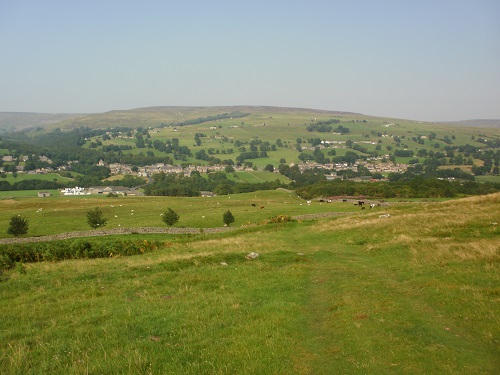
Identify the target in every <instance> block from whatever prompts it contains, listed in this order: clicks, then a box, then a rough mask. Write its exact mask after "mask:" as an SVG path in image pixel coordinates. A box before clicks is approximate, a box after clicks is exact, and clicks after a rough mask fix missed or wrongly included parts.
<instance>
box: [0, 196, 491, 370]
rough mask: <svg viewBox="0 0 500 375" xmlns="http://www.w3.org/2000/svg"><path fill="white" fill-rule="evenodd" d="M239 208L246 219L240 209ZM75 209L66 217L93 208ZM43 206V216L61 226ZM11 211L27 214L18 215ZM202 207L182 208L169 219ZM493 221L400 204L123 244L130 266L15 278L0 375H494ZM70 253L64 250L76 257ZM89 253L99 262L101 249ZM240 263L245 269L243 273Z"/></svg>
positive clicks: (31, 272) (473, 201)
mask: <svg viewBox="0 0 500 375" xmlns="http://www.w3.org/2000/svg"><path fill="white" fill-rule="evenodd" d="M241 198H244V199H242V200H241V201H240V202H243V201H244V202H245V204H246V205H247V206H248V208H249V209H250V208H252V207H251V206H249V205H248V203H249V202H251V201H252V200H251V197H250V196H245V197H241ZM254 198H255V197H254ZM289 199H292V200H291V203H293V204H294V205H295V206H296V208H297V209H299V208H304V206H300V205H299V204H298V201H295V199H296V198H294V197H293V196H292V197H287V201H288V200H289ZM233 200H240V197H238V196H231V198H228V197H226V200H225V201H216V202H213V203H210V202H212V201H210V202H209V203H206V205H205V207H206V213H207V214H209V212H210V211H211V210H212V208H211V207H212V206H211V204H215V206H221V207H218V208H217V209H218V210H219V211H218V213H219V214H221V213H222V212H223V210H224V209H227V208H230V209H231V210H236V208H235V205H234V201H233ZM263 200H265V201H266V208H267V206H275V205H276V206H277V205H279V204H281V205H282V206H280V209H279V210H277V211H276V212H279V211H281V212H283V210H284V209H285V205H284V203H283V202H282V201H283V197H280V196H279V195H273V196H261V197H260V201H263ZM103 201H106V200H105V199H103ZM44 202H45V201H44ZM74 202H75V201H74ZM77 202H78V203H77V204H76V209H77V210H78V209H79V208H84V207H92V206H94V205H96V204H97V203H98V202H97V201H91V202H87V201H85V200H83V199H82V200H78V201H77ZM117 202H119V201H117ZM190 202H192V203H190ZM267 202H269V203H267ZM280 202H281V203H280ZM53 203H54V206H53V207H54V211H55V209H56V208H57V210H59V209H61V210H63V207H62V204H61V206H58V205H57V202H53ZM217 203H220V204H217ZM4 204H5V203H4ZM11 204H12V205H17V207H16V209H20V208H21V207H25V208H26V210H35V208H39V207H38V205H36V206H35V205H34V204H33V203H32V202H31V203H30V201H29V200H16V201H12V202H11ZM168 204H169V205H170V204H173V201H172V202H168ZM201 204H202V203H201V202H200V201H199V200H198V198H186V200H183V201H182V202H181V201H180V202H179V206H178V207H176V209H177V210H179V211H180V210H181V207H186V208H188V207H190V206H191V205H192V206H193V207H192V208H189V209H190V210H191V209H192V210H196V207H195V206H201ZM240 204H242V203H240ZM317 204H318V206H316V208H311V207H314V206H313V205H312V206H311V207H310V208H309V209H310V210H317V209H318V208H319V203H317ZM339 204H342V203H339ZM74 205H75V204H74ZM107 205H108V207H109V203H107ZM116 206H117V205H115V208H117V207H116ZM118 206H119V203H118ZM350 206H351V204H349V207H350ZM4 207H6V206H4ZM136 207H139V206H136ZM306 207H308V206H306ZM345 207H346V208H347V206H345ZM42 208H43V210H42V211H41V213H44V212H45V211H46V210H48V207H45V206H44V207H42ZM109 208H110V209H111V207H109ZM266 208H265V209H266ZM103 209H104V207H103ZM137 209H138V208H137ZM144 209H150V207H148V206H146V207H144ZM198 209H200V208H199V207H198ZM337 209H339V206H335V210H337ZM138 210H139V209H138ZM63 211H64V215H65V216H66V217H68V215H70V212H69V211H68V210H63ZM129 211H130V210H128V212H127V213H128V215H129V216H130V212H129ZM258 211H259V214H260V212H261V209H260V208H258ZM2 212H3V209H2ZM124 212H125V211H124ZM134 212H135V211H134ZM498 212H500V195H499V194H495V195H487V196H480V197H474V198H467V199H461V200H452V201H447V202H437V203H430V202H415V203H410V202H399V203H397V204H394V205H392V206H388V207H379V208H378V209H377V210H376V211H355V212H353V214H351V215H349V216H346V217H338V218H323V219H316V220H312V221H311V220H306V221H302V222H292V223H286V224H272V225H269V224H262V225H254V226H248V227H244V228H242V229H238V230H236V231H233V232H230V233H225V234H215V235H207V234H199V235H151V236H146V235H131V236H130V238H131V239H133V240H140V241H141V242H142V243H143V245H142V246H143V248H144V249H149V250H148V251H150V250H152V251H151V252H145V253H144V254H143V255H138V256H131V257H111V258H109V257H108V258H106V259H80V260H68V261H61V262H42V263H26V264H24V265H21V264H18V265H17V267H16V268H15V269H13V270H10V271H6V272H4V273H3V275H2V282H0V296H1V299H2V304H1V305H0V314H1V316H2V319H1V321H0V353H1V354H0V368H1V369H2V373H4V374H26V373H51V374H68V373H74V374H80V373H81V374H84V373H116V374H118V373H119V374H145V373H151V374H164V373H181V374H234V373H246V374H332V373H349V374H366V373H405V374H406V373H412V374H417V373H418V374H422V373H433V374H449V373H454V374H470V373H481V374H495V373H496V372H497V371H498V368H499V358H500V350H499V339H500V329H499V327H500V324H499V323H500V321H499V317H500V315H499V313H500V304H499V303H498V302H499V300H498V285H499V282H500V277H499V275H500V272H499V269H498V265H499V260H500V258H499V256H500V248H499V243H500V242H499V239H500V237H499V232H498V224H497V222H498ZM51 215H52V214H51ZM183 215H185V216H189V214H188V213H187V212H186V213H184V214H183ZM183 215H181V220H183ZM193 215H194V214H193ZM243 215H244V211H242V212H239V213H238V214H236V215H235V217H236V218H237V220H238V218H239V217H241V216H243ZM194 216H196V215H194ZM194 216H192V217H193V220H194ZM52 220H55V218H54V216H51V219H50V220H49V219H47V220H46V223H47V224H49V225H50V223H51V222H52ZM62 221H63V220H62V218H61V221H60V222H57V223H56V224H55V225H54V226H52V231H57V230H58V229H57V228H56V226H57V225H59V224H60V223H62ZM141 224H142V223H141ZM179 224H180V222H179ZM236 224H239V223H235V225H236ZM126 238H127V236H121V237H120V239H121V240H125V239H126ZM153 240H155V241H159V242H153ZM71 241H72V242H70V243H69V246H70V247H71V248H77V247H79V246H82V245H84V242H82V240H71ZM78 241H79V242H78ZM91 241H99V242H101V243H103V241H104V243H108V242H109V241H111V242H109V244H110V246H111V244H112V241H114V240H113V239H104V238H102V239H97V240H91ZM91 243H92V242H91ZM154 243H156V244H157V245H153V244H154ZM3 246H4V245H3ZM19 246H20V245H19ZM2 249H3V248H2ZM0 251H1V250H0ZM45 251H46V252H50V251H51V250H50V244H49V243H48V244H47V247H46V248H45ZM250 252H256V253H258V254H259V257H258V258H257V259H254V260H248V259H246V258H245V256H246V255H247V254H249V253H250Z"/></svg>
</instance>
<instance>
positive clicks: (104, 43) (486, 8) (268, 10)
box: [0, 0, 500, 121]
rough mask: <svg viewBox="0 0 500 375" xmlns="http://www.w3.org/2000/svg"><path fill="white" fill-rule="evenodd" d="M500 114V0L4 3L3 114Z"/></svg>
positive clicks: (0, 17)
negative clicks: (196, 109) (247, 108)
mask: <svg viewBox="0 0 500 375" xmlns="http://www.w3.org/2000/svg"><path fill="white" fill-rule="evenodd" d="M230 105H268V106H281V107H300V108H312V109H324V110H333V111H348V112H357V113H363V114H366V115H373V116H385V117H393V118H404V119H412V120H421V121H454V120H466V119H500V0H418V1H417V0H411V1H409V0H350V1H345V0H342V1H337V0H303V1H299V0H286V1H284V0H265V1H264V0H241V1H240V0H183V1H181V0H163V1H159V0H158V1H155V0H141V1H139V0H137V1H128V0H99V1H97V0H85V1H81V0H78V1H74V0H59V1H56V0H38V1H35V0H0V112H42V113H100V112H106V111H110V110H118V109H132V108H139V107H149V106H230Z"/></svg>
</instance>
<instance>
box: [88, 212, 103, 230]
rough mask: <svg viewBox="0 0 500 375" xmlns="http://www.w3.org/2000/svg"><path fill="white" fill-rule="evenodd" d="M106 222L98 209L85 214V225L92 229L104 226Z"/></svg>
mask: <svg viewBox="0 0 500 375" xmlns="http://www.w3.org/2000/svg"><path fill="white" fill-rule="evenodd" d="M107 221H108V219H105V218H104V217H103V216H102V211H101V209H100V208H99V207H96V208H93V209H91V210H89V211H88V212H87V223H88V224H89V225H90V226H91V227H92V228H94V229H96V228H99V227H103V226H105V225H106V222H107Z"/></svg>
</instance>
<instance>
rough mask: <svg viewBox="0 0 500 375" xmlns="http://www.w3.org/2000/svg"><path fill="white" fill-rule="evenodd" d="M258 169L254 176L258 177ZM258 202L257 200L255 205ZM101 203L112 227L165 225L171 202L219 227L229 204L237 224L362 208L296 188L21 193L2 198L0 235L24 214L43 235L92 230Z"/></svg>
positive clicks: (193, 220)
mask: <svg viewBox="0 0 500 375" xmlns="http://www.w3.org/2000/svg"><path fill="white" fill-rule="evenodd" d="M248 175H249V176H250V174H248ZM257 176H258V174H256V175H254V177H253V178H257ZM252 204H254V205H255V207H254V206H252ZM94 207H100V208H101V210H102V212H103V216H104V217H105V218H107V219H108V222H107V224H106V228H119V227H122V228H133V227H165V226H166V225H165V224H164V223H163V221H162V216H161V215H162V214H163V213H164V212H165V211H166V210H167V208H168V207H170V208H172V209H173V210H174V211H175V212H177V213H178V214H179V215H180V220H179V222H178V223H177V224H176V226H181V227H195V228H213V227H221V226H223V224H224V223H223V221H222V215H223V213H224V212H225V211H227V210H228V209H229V210H230V211H231V212H232V213H233V215H234V217H235V222H234V224H233V225H234V226H242V225H254V224H257V223H260V222H261V221H263V220H265V219H268V218H270V217H275V216H278V215H290V216H297V215H305V214H315V213H323V212H331V211H334V212H357V210H358V209H359V208H356V207H354V206H353V205H351V204H347V203H342V202H341V203H329V204H327V203H320V202H316V201H314V202H312V203H311V204H310V205H308V204H307V202H306V201H304V200H302V199H300V198H298V197H297V195H296V194H295V193H294V192H292V191H285V190H277V191H259V192H254V193H247V194H233V195H228V196H217V197H210V198H206V197H146V196H143V197H117V198H108V197H106V196H98V195H87V196H52V197H49V198H38V197H33V198H30V197H17V198H13V199H12V198H11V199H3V200H0V228H5V229H4V230H2V231H1V232H0V238H6V237H9V235H8V234H7V233H6V230H7V227H8V225H9V221H10V218H11V217H12V216H14V215H22V216H23V217H25V218H27V219H28V220H29V230H28V234H27V236H42V235H49V234H57V233H64V232H71V231H81V230H90V229H91V228H90V227H89V225H88V224H87V222H86V213H87V211H89V210H90V209H92V208H94Z"/></svg>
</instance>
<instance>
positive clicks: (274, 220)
mask: <svg viewBox="0 0 500 375" xmlns="http://www.w3.org/2000/svg"><path fill="white" fill-rule="evenodd" d="M296 221H297V220H295V219H294V218H293V217H291V216H288V215H278V216H275V217H271V218H269V219H267V220H265V223H266V224H281V223H292V222H296Z"/></svg>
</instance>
